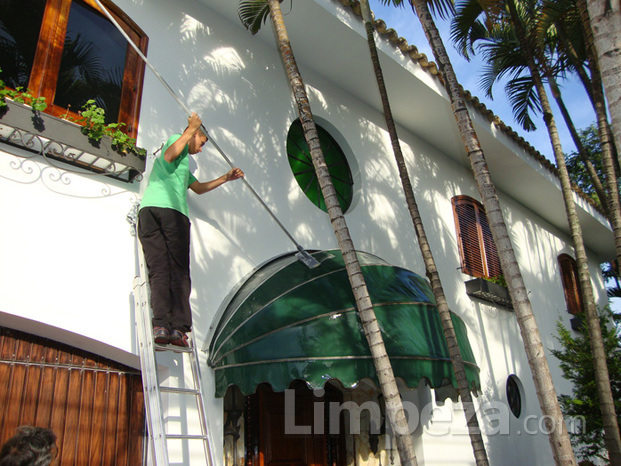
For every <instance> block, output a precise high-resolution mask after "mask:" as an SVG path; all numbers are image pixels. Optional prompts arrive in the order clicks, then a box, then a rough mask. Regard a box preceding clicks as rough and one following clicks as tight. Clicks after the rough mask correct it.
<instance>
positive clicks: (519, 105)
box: [505, 76, 541, 131]
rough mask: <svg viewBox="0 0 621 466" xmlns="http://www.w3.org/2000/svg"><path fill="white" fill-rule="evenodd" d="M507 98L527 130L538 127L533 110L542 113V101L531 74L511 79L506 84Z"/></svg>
mask: <svg viewBox="0 0 621 466" xmlns="http://www.w3.org/2000/svg"><path fill="white" fill-rule="evenodd" d="M505 91H506V93H507V98H508V99H509V102H510V103H511V106H512V107H513V116H514V118H515V120H516V121H517V122H518V123H519V124H520V125H521V126H522V128H524V129H525V130H526V131H534V130H536V129H537V126H536V125H535V122H534V121H533V119H532V118H531V114H532V112H535V113H541V102H540V101H539V95H538V94H537V90H536V89H535V83H534V82H533V79H532V77H531V76H522V77H520V78H515V79H512V80H511V81H509V82H508V83H507V84H506V86H505Z"/></svg>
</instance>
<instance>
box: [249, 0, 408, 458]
mask: <svg viewBox="0 0 621 466" xmlns="http://www.w3.org/2000/svg"><path fill="white" fill-rule="evenodd" d="M239 14H240V18H241V20H242V22H243V23H244V25H245V26H246V27H247V28H248V29H250V30H251V31H252V32H253V33H256V32H258V30H259V29H260V27H261V25H262V24H263V23H264V22H265V20H266V19H267V17H268V16H270V17H271V19H272V24H273V26H274V30H275V32H276V39H277V41H278V48H279V50H280V53H281V56H282V59H283V63H284V65H285V69H286V72H287V76H288V78H289V82H290V84H291V88H292V90H293V95H294V97H295V101H296V104H297V106H298V113H299V116H300V121H301V122H302V126H303V128H304V137H305V139H306V143H307V145H308V147H309V150H310V153H311V157H312V160H313V165H314V167H315V172H316V173H317V178H318V180H319V184H320V187H321V192H322V194H323V196H324V199H325V202H326V206H327V208H328V215H329V216H330V220H331V222H332V226H333V228H334V234H335V235H336V238H337V241H338V244H339V248H340V249H341V252H342V253H343V259H344V261H345V267H346V270H347V275H348V277H349V281H350V284H351V287H352V291H353V293H354V297H355V299H356V307H357V309H358V315H359V316H360V320H361V322H362V327H363V329H364V333H365V336H366V338H367V341H368V343H369V348H370V350H371V355H372V357H373V362H374V364H375V370H376V372H377V377H378V379H379V382H380V387H381V390H382V394H383V396H384V400H385V402H386V411H387V414H388V418H389V420H390V422H391V424H392V427H393V432H395V435H396V442H397V449H398V451H399V458H400V460H401V464H403V465H407V466H410V465H417V464H418V462H417V460H416V454H415V451H414V441H413V439H412V436H411V435H410V433H409V431H408V425H407V420H406V417H405V411H404V409H403V404H402V402H401V397H400V395H399V389H398V387H397V383H396V381H395V376H394V373H393V370H392V366H391V364H390V359H389V358H388V354H387V353H386V348H385V346H384V340H383V338H382V333H381V330H380V327H379V325H378V322H377V319H376V317H375V311H374V309H373V305H372V303H371V298H370V297H369V292H368V290H367V286H366V282H365V279H364V276H363V274H362V270H361V268H360V264H359V262H358V258H357V256H356V250H355V248H354V244H353V241H352V240H351V237H350V234H349V230H348V228H347V224H346V222H345V218H344V216H343V212H342V210H341V206H340V203H339V200H338V197H337V194H336V190H335V189H334V186H333V185H332V180H331V178H330V173H329V171H328V168H327V166H326V162H325V160H324V156H323V152H322V150H321V145H320V142H319V136H318V134H317V128H316V126H315V122H314V120H313V115H312V112H311V108H310V102H309V99H308V95H307V94H306V90H305V88H304V83H303V81H302V77H301V75H300V72H299V70H298V67H297V64H296V61H295V57H294V55H293V50H292V48H291V43H290V41H289V36H288V33H287V29H286V27H285V23H284V20H283V15H282V12H281V10H280V0H253V1H241V2H240V7H239Z"/></svg>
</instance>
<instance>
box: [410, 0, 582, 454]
mask: <svg viewBox="0 0 621 466" xmlns="http://www.w3.org/2000/svg"><path fill="white" fill-rule="evenodd" d="M410 3H411V4H412V6H413V7H414V9H415V11H416V13H417V15H418V18H419V20H420V22H421V24H422V26H423V30H424V31H425V36H426V37H427V41H428V42H429V44H430V46H431V48H432V50H433V53H434V56H435V59H436V61H437V62H438V64H439V67H440V71H441V72H442V74H443V76H444V79H445V80H446V89H447V92H448V94H449V98H450V100H451V105H452V107H453V113H454V115H455V119H456V120H457V126H458V127H459V131H460V133H461V137H462V140H463V142H464V146H465V147H466V151H467V154H468V159H469V160H470V165H471V168H472V172H473V174H474V178H475V181H476V184H477V186H478V188H479V192H480V194H481V200H482V201H483V206H484V207H485V212H486V214H487V217H488V219H489V224H490V229H491V232H492V237H493V238H494V242H495V243H496V247H497V250H498V256H499V259H500V263H501V267H502V270H503V272H504V274H505V278H506V281H507V285H508V287H509V292H510V294H511V300H512V302H513V308H514V309H515V314H516V317H517V322H518V325H519V327H520V333H521V335H522V339H523V341H524V348H525V350H526V355H527V358H528V363H529V365H530V369H531V372H532V376H533V381H534V383H535V390H536V392H537V397H538V398H539V404H540V406H541V411H542V412H543V414H544V418H545V422H546V427H547V431H548V432H550V434H549V440H550V445H551V447H552V454H553V456H554V460H555V462H556V464H557V465H559V466H560V465H563V466H566V465H575V464H576V460H575V457H574V452H573V450H572V448H571V443H570V441H569V435H568V433H567V428H566V426H565V422H564V421H563V414H562V412H561V408H560V405H559V403H558V399H557V395H556V390H555V388H554V383H553V381H552V375H551V373H550V368H549V366H548V362H547V360H546V358H545V351H544V348H543V344H542V341H541V335H540V333H539V328H538V327H537V323H536V321H535V316H534V315H533V310H532V306H531V303H530V300H529V299H528V293H527V291H526V286H525V285H524V279H523V278H522V274H521V272H520V269H519V266H518V263H517V259H516V257H515V251H514V250H513V246H512V245H511V240H510V238H509V233H508V231H507V226H506V224H505V221H504V219H503V216H502V211H501V210H500V202H499V200H498V196H497V195H496V189H495V187H494V184H493V183H492V180H491V177H490V174H489V169H488V166H487V162H486V160H485V156H484V154H483V150H482V149H481V145H480V143H479V140H478V138H477V135H476V132H475V130H474V127H473V125H472V120H471V118H470V114H469V113H468V108H467V107H466V103H465V101H464V99H463V96H462V91H461V88H460V86H459V83H458V82H457V77H456V76H455V72H454V70H453V67H452V65H451V62H450V60H449V58H448V55H447V53H446V50H445V48H444V44H443V42H442V39H441V38H440V34H439V33H438V29H437V27H436V26H435V23H434V21H433V18H432V17H431V13H430V12H429V8H428V7H427V4H426V2H425V1H424V0H410Z"/></svg>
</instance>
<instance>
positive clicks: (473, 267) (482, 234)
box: [452, 196, 502, 278]
mask: <svg viewBox="0 0 621 466" xmlns="http://www.w3.org/2000/svg"><path fill="white" fill-rule="evenodd" d="M452 202H453V213H454V216H455V228H456V230H457V240H458V244H459V254H460V257H461V270H462V272H463V273H466V274H468V275H472V276H474V277H483V278H495V277H499V276H501V275H502V269H501V267H500V260H499V258H498V251H497V249H496V244H495V243H494V240H493V238H492V232H491V230H490V228H489V223H488V221H487V216H486V215H485V210H484V209H483V206H482V205H481V204H480V203H479V202H477V201H475V200H474V199H472V198H470V197H467V196H456V197H454V198H453V200H452Z"/></svg>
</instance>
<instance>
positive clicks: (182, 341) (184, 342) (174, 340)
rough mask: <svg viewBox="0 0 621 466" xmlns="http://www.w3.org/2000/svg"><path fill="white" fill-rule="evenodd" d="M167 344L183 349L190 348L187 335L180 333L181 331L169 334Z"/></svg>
mask: <svg viewBox="0 0 621 466" xmlns="http://www.w3.org/2000/svg"><path fill="white" fill-rule="evenodd" d="M168 342H169V343H170V344H171V345H175V346H181V347H183V348H189V347H190V339H189V338H188V335H187V333H185V332H182V331H181V330H176V329H175V330H173V331H172V332H171V333H170V338H169V340H168Z"/></svg>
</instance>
